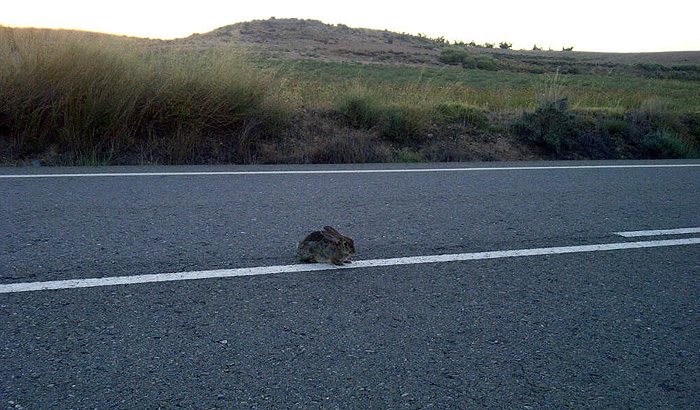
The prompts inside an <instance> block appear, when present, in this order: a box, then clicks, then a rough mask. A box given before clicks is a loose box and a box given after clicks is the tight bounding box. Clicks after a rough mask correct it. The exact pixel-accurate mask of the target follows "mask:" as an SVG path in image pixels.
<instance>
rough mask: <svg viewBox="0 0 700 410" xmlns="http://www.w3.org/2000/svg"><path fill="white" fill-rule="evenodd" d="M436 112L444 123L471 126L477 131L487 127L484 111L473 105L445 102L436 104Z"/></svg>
mask: <svg viewBox="0 0 700 410" xmlns="http://www.w3.org/2000/svg"><path fill="white" fill-rule="evenodd" d="M436 111H437V112H438V113H439V114H440V115H441V116H442V118H443V120H445V121H449V122H458V123H462V125H471V126H474V127H476V128H479V129H484V128H486V127H487V125H488V119H487V117H486V111H485V110H484V109H482V108H479V107H476V106H473V105H467V104H464V103H460V102H445V103H440V104H438V106H437V107H436Z"/></svg>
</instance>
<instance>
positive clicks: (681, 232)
mask: <svg viewBox="0 0 700 410" xmlns="http://www.w3.org/2000/svg"><path fill="white" fill-rule="evenodd" d="M691 233H700V228H679V229H658V230H654V231H627V232H615V234H616V235H620V236H624V237H625V238H635V237H638V236H661V235H686V234H691Z"/></svg>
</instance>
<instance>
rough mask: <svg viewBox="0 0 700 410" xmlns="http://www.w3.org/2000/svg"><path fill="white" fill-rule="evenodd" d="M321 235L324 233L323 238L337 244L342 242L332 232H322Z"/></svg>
mask: <svg viewBox="0 0 700 410" xmlns="http://www.w3.org/2000/svg"><path fill="white" fill-rule="evenodd" d="M321 235H323V239H325V240H327V241H329V242H332V243H335V244H337V243H339V242H340V238H338V237H337V236H335V235H333V234H332V233H330V232H321Z"/></svg>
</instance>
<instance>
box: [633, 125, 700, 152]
mask: <svg viewBox="0 0 700 410" xmlns="http://www.w3.org/2000/svg"><path fill="white" fill-rule="evenodd" d="M639 142H640V144H641V146H642V147H643V148H644V150H645V151H646V152H645V153H644V154H645V155H644V157H645V158H650V159H668V158H671V159H680V158H700V150H698V149H697V148H696V147H693V146H690V145H689V144H686V143H685V142H684V141H683V140H682V139H681V138H680V137H679V135H678V134H676V133H675V132H673V131H669V130H661V131H657V132H653V133H651V134H648V135H645V136H643V137H642V138H641V140H640V141H639Z"/></svg>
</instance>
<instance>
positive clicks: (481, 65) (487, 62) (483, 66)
mask: <svg viewBox="0 0 700 410" xmlns="http://www.w3.org/2000/svg"><path fill="white" fill-rule="evenodd" d="M476 68H478V69H479V70H487V71H495V70H496V60H495V59H494V58H493V57H491V56H487V55H480V56H477V57H476Z"/></svg>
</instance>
